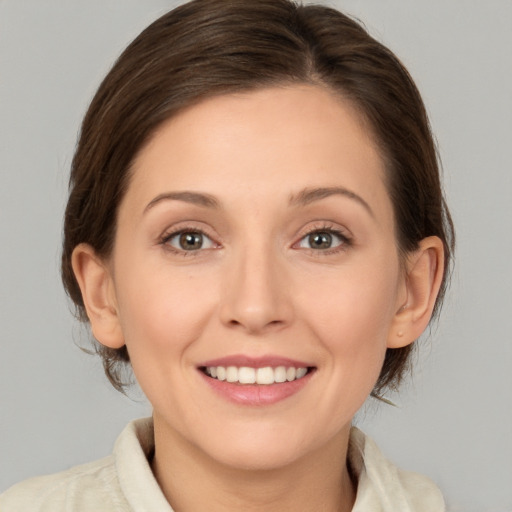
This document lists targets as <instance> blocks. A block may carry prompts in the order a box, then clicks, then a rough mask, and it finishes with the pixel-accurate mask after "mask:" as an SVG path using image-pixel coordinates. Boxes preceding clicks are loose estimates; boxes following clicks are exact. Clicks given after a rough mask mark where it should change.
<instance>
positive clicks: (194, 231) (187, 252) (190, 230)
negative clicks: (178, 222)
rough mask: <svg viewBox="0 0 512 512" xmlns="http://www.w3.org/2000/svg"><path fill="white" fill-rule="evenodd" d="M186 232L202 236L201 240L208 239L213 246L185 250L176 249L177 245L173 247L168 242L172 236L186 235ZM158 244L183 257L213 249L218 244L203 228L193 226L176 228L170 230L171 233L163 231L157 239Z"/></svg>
mask: <svg viewBox="0 0 512 512" xmlns="http://www.w3.org/2000/svg"><path fill="white" fill-rule="evenodd" d="M186 234H190V235H201V237H203V240H204V239H207V240H209V241H210V242H211V244H212V245H213V247H208V248H206V249H205V248H203V247H200V248H199V249H196V250H186V249H178V248H177V247H173V246H172V245H171V244H170V243H169V242H170V241H171V240H172V239H173V238H176V237H179V236H182V235H186ZM159 244H160V245H162V246H163V247H164V248H165V250H167V251H170V252H172V253H173V254H177V255H178V256H184V257H187V256H196V255H197V254H198V253H199V252H200V251H201V250H208V249H213V248H217V247H218V244H217V243H216V242H215V241H214V240H213V239H212V237H211V236H209V235H208V234H207V233H205V231H204V230H202V229H199V228H195V227H193V228H192V227H191V228H182V229H178V230H176V231H172V232H171V233H165V234H164V235H163V236H162V237H161V239H160V240H159Z"/></svg>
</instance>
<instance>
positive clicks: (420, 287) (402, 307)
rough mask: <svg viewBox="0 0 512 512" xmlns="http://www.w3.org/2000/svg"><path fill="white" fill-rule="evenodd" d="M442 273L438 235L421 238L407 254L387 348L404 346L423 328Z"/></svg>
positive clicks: (441, 244)
mask: <svg viewBox="0 0 512 512" xmlns="http://www.w3.org/2000/svg"><path fill="white" fill-rule="evenodd" d="M443 273H444V247H443V242H442V241H441V239H440V238H438V237H437V236H430V237H427V238H424V239H423V240H422V241H421V242H420V244H419V248H418V249H417V250H416V251H414V252H413V253H412V254H411V255H410V256H409V257H408V258H407V262H406V276H405V282H404V291H403V293H401V304H399V309H398V311H397V312H396V314H395V318H394V319H393V325H392V328H391V331H390V333H389V338H388V348H400V347H405V346H406V345H409V344H411V343H412V342H413V341H415V340H416V339H418V338H419V337H420V335H421V334H422V333H423V331H424V330H425V329H426V327H427V325H428V323H429V321H430V318H431V317H432V311H433V309H434V305H435V303H436V299H437V294H438V293H439V288H440V286H441V282H442V279H443Z"/></svg>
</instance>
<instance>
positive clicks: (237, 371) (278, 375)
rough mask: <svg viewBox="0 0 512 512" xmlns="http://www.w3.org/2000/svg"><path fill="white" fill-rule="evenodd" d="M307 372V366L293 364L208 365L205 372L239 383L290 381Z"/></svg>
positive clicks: (219, 378) (214, 376)
mask: <svg viewBox="0 0 512 512" xmlns="http://www.w3.org/2000/svg"><path fill="white" fill-rule="evenodd" d="M307 373H308V369H307V368H294V367H293V366H290V367H288V368H287V367H285V366H277V367H276V368H272V367H270V366H266V367H264V368H250V367H248V366H241V367H236V366H228V367H225V366H208V367H207V368H206V374H207V375H209V376H210V377H213V378H214V379H217V380H225V381H227V382H231V383H239V384H262V385H267V386H268V385H270V384H276V383H278V384H279V383H282V382H287V381H288V382H292V381H294V380H297V379H302V377H304V376H305V375H306V374H307Z"/></svg>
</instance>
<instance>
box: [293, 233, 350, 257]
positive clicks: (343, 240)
mask: <svg viewBox="0 0 512 512" xmlns="http://www.w3.org/2000/svg"><path fill="white" fill-rule="evenodd" d="M315 233H327V234H329V235H332V236H335V237H336V238H339V240H340V244H339V245H337V246H334V247H330V248H327V249H313V248H306V249H308V250H309V251H310V252H311V253H312V254H314V255H315V256H320V257H321V256H328V255H330V254H336V253H338V252H342V251H346V250H347V249H348V248H350V247H351V246H352V245H353V241H352V238H351V237H350V236H348V235H347V233H346V232H345V231H342V230H341V229H336V228H334V227H332V226H330V225H323V226H315V227H313V228H311V229H310V230H308V231H307V232H306V233H305V234H304V235H302V236H301V238H300V240H299V241H298V242H296V243H295V244H293V247H297V246H298V245H299V244H300V243H301V242H302V241H303V240H306V239H307V238H308V237H309V236H311V235H313V234H315Z"/></svg>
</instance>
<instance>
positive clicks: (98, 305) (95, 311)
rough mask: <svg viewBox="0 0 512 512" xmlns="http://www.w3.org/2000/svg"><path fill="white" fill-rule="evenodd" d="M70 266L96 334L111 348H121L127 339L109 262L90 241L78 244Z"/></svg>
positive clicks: (101, 341) (93, 331) (103, 343)
mask: <svg viewBox="0 0 512 512" xmlns="http://www.w3.org/2000/svg"><path fill="white" fill-rule="evenodd" d="M71 265H72V267H73V272H74V273H75V277H76V280H77V281H78V285H79V286H80V291H81V292H82V299H83V301H84V305H85V309H86V312H87V316H88V318H89V322H90V324H91V330H92V333H93V335H94V337H95V338H96V339H97V340H98V341H99V342H100V343H101V344H102V345H105V346H107V347H110V348H121V347H122V346H123V345H124V338H123V335H122V331H121V325H120V322H119V317H118V314H117V303H116V297H115V290H114V283H113V280H112V276H111V272H110V270H109V268H108V266H107V264H106V263H105V262H104V261H103V260H102V259H101V258H99V257H98V256H97V255H96V252H95V251H94V249H93V248H92V247H91V246H90V245H88V244H80V245H77V246H76V247H75V249H74V250H73V254H72V256H71Z"/></svg>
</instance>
